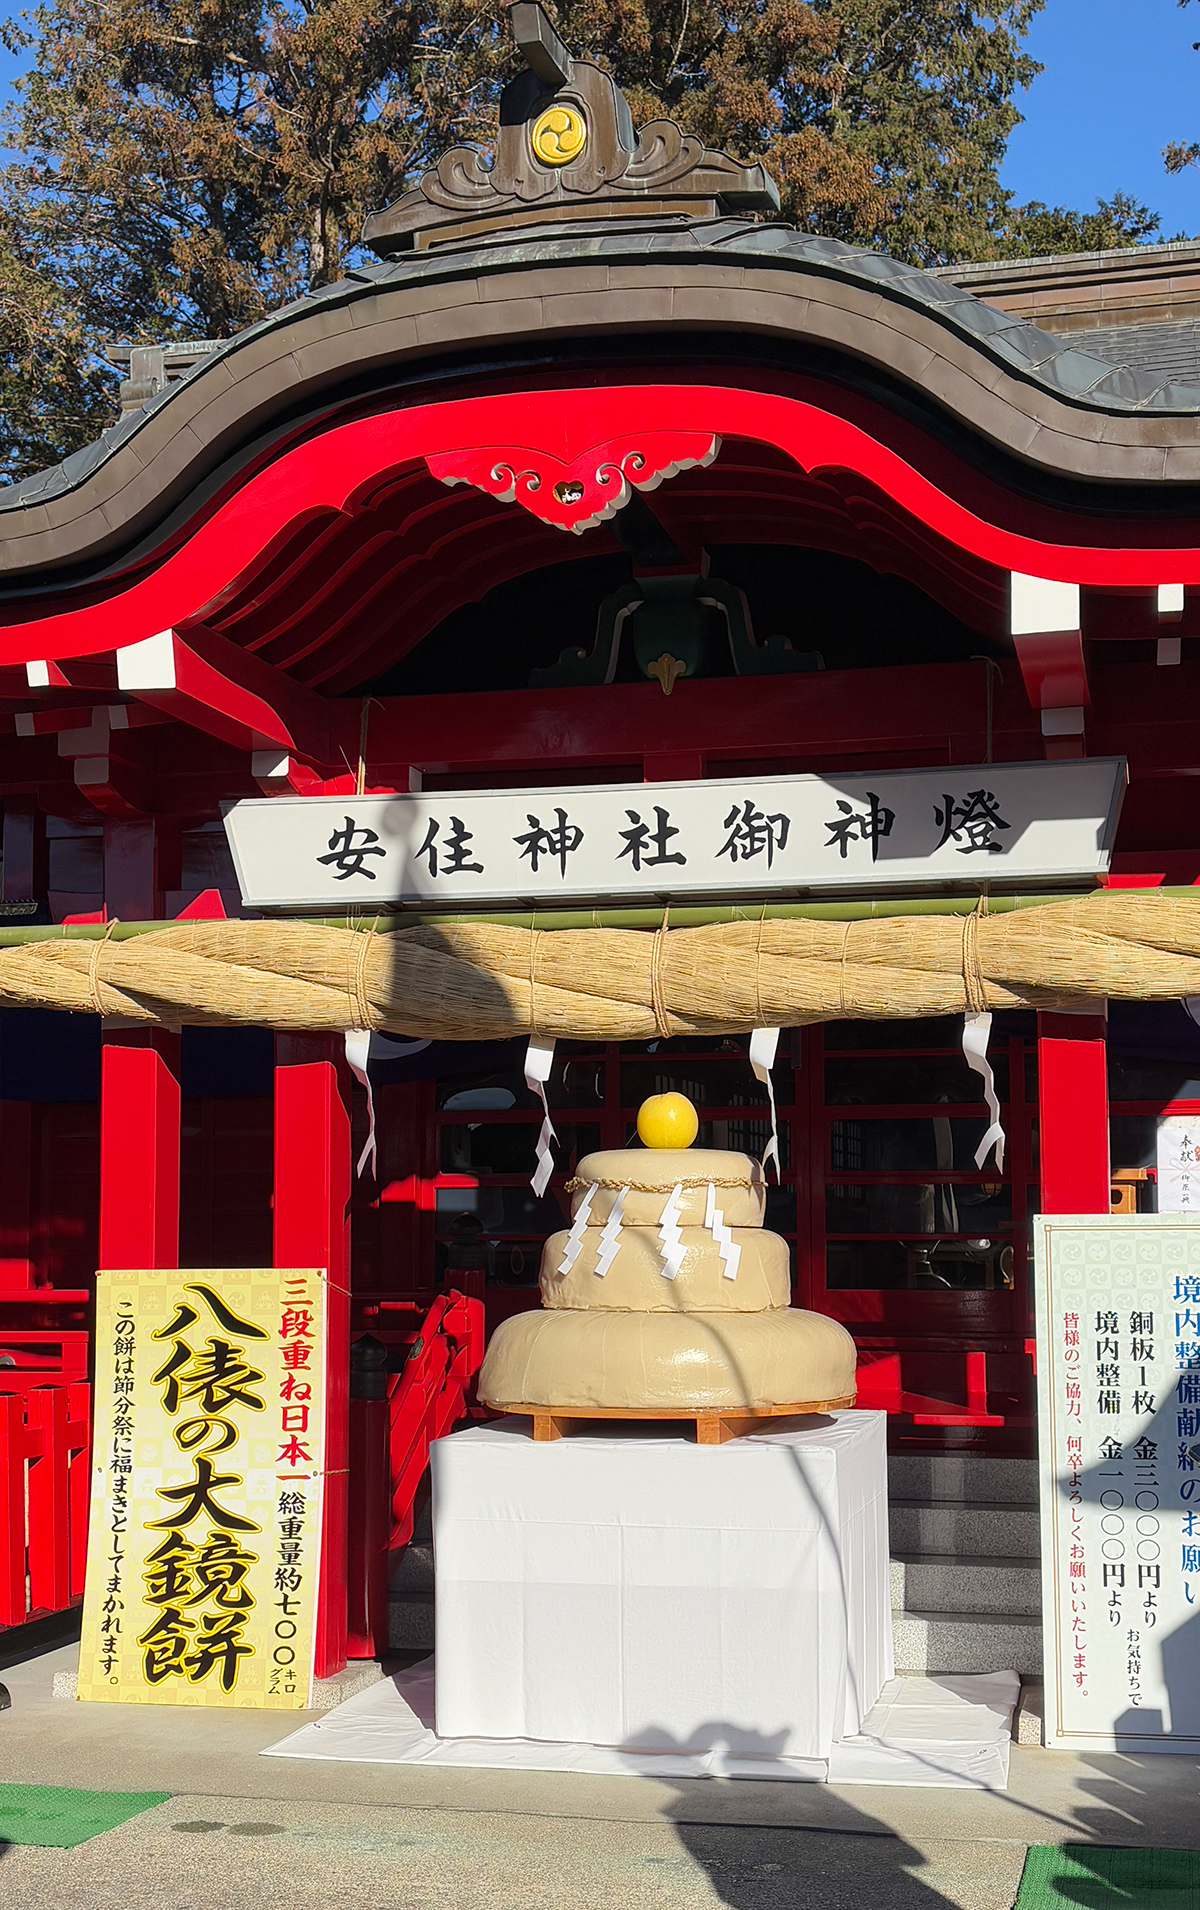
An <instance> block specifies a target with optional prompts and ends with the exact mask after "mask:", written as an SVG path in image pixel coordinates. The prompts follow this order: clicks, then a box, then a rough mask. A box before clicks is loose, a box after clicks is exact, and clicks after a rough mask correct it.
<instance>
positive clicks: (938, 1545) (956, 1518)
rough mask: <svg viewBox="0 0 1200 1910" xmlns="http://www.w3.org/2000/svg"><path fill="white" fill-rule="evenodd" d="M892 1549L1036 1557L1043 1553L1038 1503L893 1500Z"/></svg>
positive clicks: (952, 1555) (924, 1553)
mask: <svg viewBox="0 0 1200 1910" xmlns="http://www.w3.org/2000/svg"><path fill="white" fill-rule="evenodd" d="M888 1519H889V1525H890V1532H891V1550H892V1551H893V1552H894V1553H896V1554H898V1555H900V1556H906V1557H925V1556H927V1555H928V1554H929V1553H935V1554H937V1555H938V1556H939V1557H941V1558H962V1557H967V1558H1002V1559H1019V1558H1027V1559H1035V1558H1037V1557H1038V1556H1039V1553H1040V1551H1041V1544H1040V1538H1039V1532H1038V1512H1037V1507H1036V1506H1032V1505H1019V1504H1016V1503H1013V1502H1011V1501H1010V1502H1008V1503H1007V1504H1005V1503H1002V1502H996V1501H993V1502H991V1503H989V1502H988V1501H986V1500H978V1499H975V1500H963V1499H944V1500H938V1501H937V1502H936V1503H934V1504H928V1503H926V1504H921V1503H919V1502H913V1501H911V1500H907V1499H893V1500H892V1501H891V1504H890V1506H889V1508H888Z"/></svg>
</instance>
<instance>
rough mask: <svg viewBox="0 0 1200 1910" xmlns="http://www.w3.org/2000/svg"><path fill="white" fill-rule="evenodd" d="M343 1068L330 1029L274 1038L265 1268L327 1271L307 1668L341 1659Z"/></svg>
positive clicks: (345, 1291) (345, 1299)
mask: <svg viewBox="0 0 1200 1910" xmlns="http://www.w3.org/2000/svg"><path fill="white" fill-rule="evenodd" d="M349 1081H350V1075H349V1070H348V1069H347V1067H346V1065H345V1055H344V1049H343V1046H342V1041H341V1038H340V1036H337V1035H277V1036H276V1038H275V1265H276V1266H277V1267H324V1268H325V1269H326V1271H327V1274H328V1280H329V1294H328V1306H327V1314H326V1318H327V1340H326V1373H327V1378H326V1395H325V1399H326V1434H325V1491H324V1516H323V1519H322V1529H321V1593H320V1600H319V1603H318V1607H317V1650H316V1674H317V1677H318V1678H328V1677H331V1676H332V1675H333V1673H334V1672H337V1671H341V1670H342V1669H343V1668H344V1666H345V1663H346V1507H347V1485H348V1477H347V1467H348V1464H349V1450H348V1448H349V1382H350V1293H349V1287H350V1222H349V1218H348V1214H347V1209H348V1206H349V1201H350V1185H351V1167H350V1092H349Z"/></svg>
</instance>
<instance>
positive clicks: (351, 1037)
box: [346, 1028, 426, 1180]
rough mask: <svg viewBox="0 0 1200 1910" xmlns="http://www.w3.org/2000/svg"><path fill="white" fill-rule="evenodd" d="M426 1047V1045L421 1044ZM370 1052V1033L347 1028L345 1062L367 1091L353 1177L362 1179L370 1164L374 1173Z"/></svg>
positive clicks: (373, 1126) (363, 1029)
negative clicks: (364, 1130)
mask: <svg viewBox="0 0 1200 1910" xmlns="http://www.w3.org/2000/svg"><path fill="white" fill-rule="evenodd" d="M422 1045H426V1044H422ZM370 1052H371V1033H370V1030H369V1029H368V1028H347V1030H346V1062H347V1065H348V1067H349V1069H350V1072H351V1074H352V1075H353V1076H354V1079H355V1080H356V1081H360V1082H361V1083H362V1085H363V1087H364V1088H365V1089H366V1091H367V1138H366V1140H365V1142H364V1143H363V1151H362V1153H361V1154H360V1155H359V1157H358V1166H357V1168H356V1169H355V1175H356V1178H357V1179H358V1180H361V1179H362V1176H363V1169H364V1167H365V1166H366V1165H367V1162H368V1161H370V1163H371V1172H372V1174H374V1172H375V1096H374V1094H373V1093H372V1092H371V1077H370V1074H369V1073H368V1072H367V1059H368V1057H369V1055H370Z"/></svg>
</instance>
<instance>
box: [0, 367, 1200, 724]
mask: <svg viewBox="0 0 1200 1910" xmlns="http://www.w3.org/2000/svg"><path fill="white" fill-rule="evenodd" d="M725 376H726V377H728V374H725ZM809 388H810V389H812V392H813V398H815V399H818V400H819V402H814V401H813V399H801V398H799V397H795V396H792V395H790V393H789V392H787V391H784V390H782V389H776V390H770V389H767V390H761V389H745V388H738V387H733V386H730V385H729V384H728V383H719V382H713V383H707V384H704V383H698V382H689V383H686V384H679V385H666V384H650V383H646V384H628V385H618V386H600V385H597V386H591V387H585V388H581V389H559V390H542V391H525V392H503V393H494V394H492V395H490V396H488V397H482V398H465V399H458V400H449V401H447V402H445V403H443V404H431V405H414V406H411V407H409V408H408V409H401V410H389V411H384V412H380V413H377V414H375V415H373V416H371V417H367V418H359V419H355V420H354V421H352V422H350V423H347V424H343V425H338V426H334V427H332V428H330V429H329V430H327V431H325V432H322V433H320V434H319V435H318V436H317V437H315V438H313V439H310V440H308V441H306V442H305V443H303V444H300V445H297V446H295V447H294V448H293V449H292V450H290V451H287V452H285V453H284V454H283V455H282V456H280V457H279V458H277V459H275V460H274V461H273V462H272V463H271V464H269V465H267V466H265V467H263V468H260V469H259V470H257V471H256V472H255V473H254V474H253V475H252V476H251V477H250V478H249V479H248V480H247V482H246V483H245V485H244V486H243V487H242V488H241V489H240V490H239V491H238V492H236V493H235V494H234V495H233V496H232V497H230V498H229V499H227V500H226V501H225V502H224V503H223V504H222V505H221V506H220V507H219V508H218V509H217V510H216V511H214V512H213V514H212V516H211V517H210V518H208V519H207V520H206V521H205V522H204V523H203V524H202V525H201V526H200V527H199V528H198V529H196V530H195V531H194V533H193V534H192V535H191V536H190V537H189V538H187V539H186V540H185V541H184V542H183V543H182V544H181V545H180V546H179V547H178V548H177V549H176V550H174V551H173V552H172V553H171V554H170V555H169V556H167V557H166V558H164V560H163V561H162V562H161V563H160V564H159V565H158V566H157V568H156V569H155V570H153V571H152V572H151V573H150V574H149V575H146V576H143V577H141V578H139V579H138V580H137V581H135V582H133V583H131V584H129V585H128V586H127V587H126V588H124V589H122V590H117V591H115V592H114V594H113V595H111V596H110V597H108V598H106V599H105V600H104V601H102V602H99V603H93V604H87V605H83V604H81V605H79V606H78V607H77V608H70V609H66V610H62V611H59V612H57V613H56V614H53V615H50V616H44V617H40V618H36V619H31V620H28V621H22V622H17V621H13V622H12V623H10V624H9V625H8V626H7V628H5V629H4V630H3V632H0V665H4V664H12V663H20V662H25V661H27V660H36V659H41V660H43V663H44V660H46V659H55V660H56V661H57V662H59V663H61V662H62V661H63V660H64V659H66V658H70V657H76V656H83V655H90V654H94V653H96V652H99V651H105V650H116V649H120V648H121V647H122V646H125V645H131V644H138V643H141V642H145V641H147V640H148V639H151V638H153V637H155V636H156V635H158V634H159V633H161V632H162V631H164V630H167V629H178V628H180V627H182V626H184V625H187V624H189V623H191V622H194V621H198V620H199V619H201V618H202V617H203V616H204V615H205V614H206V612H207V611H208V610H209V609H210V608H211V609H213V610H216V609H217V608H218V607H219V605H220V603H221V601H222V600H223V599H224V597H225V595H226V593H227V592H228V591H229V590H230V588H231V587H233V586H234V585H235V584H237V585H238V586H239V587H240V586H241V585H243V584H244V580H245V579H246V578H248V577H250V576H252V575H254V574H255V573H257V572H258V571H259V570H260V569H261V568H262V567H263V566H264V565H265V564H266V563H268V562H269V561H270V559H271V557H272V555H273V553H274V551H275V549H276V547H277V546H278V544H279V542H280V540H281V539H285V538H289V537H292V536H294V535H295V533H296V531H297V530H298V529H299V528H301V527H302V526H303V524H304V523H305V522H306V521H307V520H310V519H311V520H315V519H320V520H321V521H322V522H324V521H326V520H327V518H328V515H329V513H330V512H339V511H340V512H344V513H346V514H348V515H354V514H355V513H357V512H359V511H361V510H364V509H366V508H369V507H370V506H371V504H372V503H373V502H374V501H375V500H376V499H377V498H378V497H379V496H380V494H381V493H382V491H383V490H384V489H385V487H386V484H387V483H388V482H389V481H390V480H392V479H393V478H394V477H396V476H398V475H399V474H401V473H403V472H404V471H405V470H406V469H408V470H411V469H412V468H413V467H414V466H415V465H417V464H419V462H420V461H421V460H428V459H431V458H437V457H438V456H440V455H445V454H448V453H454V452H460V451H463V450H471V449H474V448H477V447H480V446H487V447H489V448H494V447H501V448H503V449H504V450H505V451H506V452H510V453H512V454H513V455H518V454H519V456H520V458H521V460H522V463H521V468H522V469H524V468H526V467H536V465H537V462H538V460H539V459H540V460H541V462H542V463H547V460H549V459H553V460H555V461H556V463H557V465H561V466H567V465H569V466H570V467H571V468H572V469H575V468H576V467H578V468H579V469H580V470H586V469H588V468H589V467H588V455H589V452H591V451H593V450H595V449H596V448H597V447H604V448H605V450H606V453H611V448H612V447H613V446H618V447H624V448H623V449H622V450H621V455H620V458H619V459H618V462H619V463H620V464H621V465H622V466H624V465H625V463H626V462H627V461H628V460H630V459H632V458H634V457H635V456H636V455H638V445H639V441H641V440H643V439H648V437H649V434H664V433H665V434H670V433H678V432H681V431H682V432H688V433H691V432H696V431H700V432H703V433H706V434H707V433H711V434H712V435H714V436H715V437H720V438H742V439H750V440H751V441H754V442H756V443H759V444H763V445H767V446H770V447H773V448H774V449H775V450H776V451H779V452H782V453H783V454H784V455H785V456H787V457H789V458H791V459H792V460H794V462H795V463H796V464H797V465H798V466H799V467H800V468H801V469H802V470H805V471H807V472H810V473H812V472H816V473H823V472H835V473H843V472H849V473H851V474H853V475H854V476H856V477H858V478H859V479H862V480H865V481H866V482H867V483H868V484H870V485H872V486H874V487H875V488H876V489H877V490H878V491H879V492H881V493H882V494H883V495H884V496H885V497H886V498H890V499H891V500H892V501H893V503H895V504H896V505H898V506H899V507H900V508H901V509H902V510H903V511H905V512H907V513H908V514H909V516H910V517H911V518H912V519H914V520H915V521H916V522H917V523H919V524H922V525H924V526H925V527H926V528H927V529H928V530H930V531H932V532H934V533H935V534H936V535H937V536H938V537H940V538H942V539H944V540H946V541H947V542H948V543H950V544H953V545H956V546H959V547H960V548H961V549H962V550H964V551H966V552H968V553H970V554H972V555H973V556H974V557H975V558H977V559H979V560H981V561H982V562H983V563H985V564H988V565H991V566H993V567H995V569H996V570H998V571H1000V572H1005V571H1013V572H1019V573H1021V574H1023V575H1028V576H1032V577H1038V578H1046V579H1051V580H1059V581H1068V582H1073V583H1079V584H1098V585H1105V586H1110V587H1112V586H1135V585H1140V586H1145V587H1157V586H1159V585H1162V584H1166V583H1200V543H1198V542H1197V541H1196V533H1195V528H1194V525H1192V524H1189V523H1188V522H1187V521H1186V520H1182V519H1181V520H1179V521H1178V522H1177V523H1173V524H1163V523H1157V522H1156V523H1153V524H1149V525H1147V524H1146V523H1130V522H1127V521H1125V520H1122V519H1118V518H1113V519H1111V520H1109V519H1103V520H1098V519H1096V518H1093V517H1086V516H1084V515H1083V514H1082V513H1071V512H1067V511H1062V510H1058V509H1054V508H1051V507H1046V506H1031V504H1030V503H1029V501H1028V500H1025V499H1022V498H1020V497H1018V496H1017V495H1016V494H1015V493H1013V492H1011V491H1009V490H1006V489H1005V488H1004V487H1002V486H1001V485H999V484H997V483H995V482H993V481H992V480H990V479H988V478H986V477H985V476H983V475H982V474H981V473H979V472H978V471H976V470H974V469H973V468H972V467H971V466H970V465H969V464H968V463H967V462H966V461H964V460H961V459H958V458H957V457H956V456H955V455H954V454H953V453H951V452H949V451H947V450H946V449H944V448H943V447H940V446H938V445H936V444H934V443H933V441H932V440H931V439H930V438H929V437H928V436H927V434H925V433H924V432H922V431H920V430H919V429H917V428H916V427H914V426H912V425H909V424H907V423H906V422H905V421H904V420H900V419H897V418H895V417H894V416H893V415H891V414H888V413H887V412H885V411H884V410H883V409H882V408H881V407H880V408H878V411H877V414H876V413H871V414H870V415H869V416H868V414H867V413H866V412H864V414H863V415H864V418H865V419H866V423H858V422H856V421H854V420H853V419H852V418H851V417H848V416H841V415H838V414H837V412H836V411H835V409H834V408H833V407H834V406H835V405H837V404H838V403H839V402H840V400H839V397H838V394H836V393H833V392H828V391H826V392H821V391H820V390H819V389H818V388H816V387H809ZM851 408H852V407H851ZM860 409H861V407H860ZM718 462H719V461H718ZM548 468H549V467H548ZM527 488H528V487H527ZM533 495H534V496H535V497H536V495H537V493H534V494H533ZM517 496H518V501H523V500H522V497H521V493H520V492H518V493H517ZM68 601H69V600H68ZM189 641H190V639H189ZM46 680H47V681H49V678H48V677H47V678H46ZM149 687H151V688H155V687H157V686H156V685H150V686H149ZM164 687H165V688H167V689H174V688H176V687H177V686H176V684H175V683H174V682H172V683H168V684H166V685H165V686H164ZM245 687H247V688H248V689H250V690H253V685H247V686H245ZM264 701H267V702H269V699H268V698H265V697H264ZM199 702H200V703H201V705H203V704H205V703H206V702H207V693H206V691H205V690H203V689H201V690H200V691H199ZM239 720H240V721H242V722H247V723H248V727H250V728H251V729H254V728H256V727H257V718H256V717H249V718H247V716H246V714H245V712H244V711H243V712H241V713H240V714H239ZM267 740H268V741H282V740H283V739H282V738H281V737H279V736H278V735H268V737H267Z"/></svg>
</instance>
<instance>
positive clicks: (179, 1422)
mask: <svg viewBox="0 0 1200 1910" xmlns="http://www.w3.org/2000/svg"><path fill="white" fill-rule="evenodd" d="M325 1299H326V1282H325V1274H324V1271H323V1270H319V1269H314V1268H311V1267H307V1268H306V1267H299V1268H297V1267H248V1268H228V1267H222V1268H218V1269H214V1270H205V1269H195V1268H185V1269H179V1270H172V1269H164V1268H152V1269H144V1268H143V1269H139V1270H137V1271H135V1272H123V1271H107V1270H106V1271H104V1272H101V1273H100V1274H99V1275H98V1276H97V1288H96V1384H95V1426H94V1443H93V1449H92V1494H91V1513H90V1520H89V1527H88V1561H87V1580H86V1584H85V1589H84V1597H83V1636H82V1641H81V1645H80V1654H79V1696H80V1698H82V1699H85V1700H90V1701H91V1702H93V1703H112V1704H131V1703H133V1704H138V1703H140V1704H198V1705H236V1706H247V1707H253V1708H267V1709H278V1710H296V1709H302V1708H303V1707H305V1706H306V1705H307V1704H308V1703H309V1701H310V1698H311V1686H312V1671H313V1649H314V1638H315V1629H316V1626H315V1620H316V1609H317V1594H318V1589H319V1583H318V1580H319V1563H320V1550H321V1545H320V1541H321V1495H322V1484H323V1478H324V1465H325V1398H326V1388H325Z"/></svg>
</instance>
